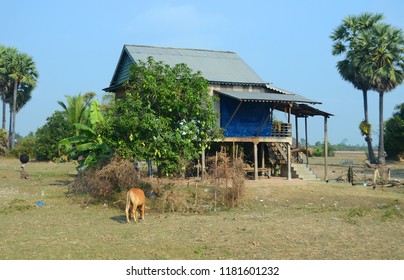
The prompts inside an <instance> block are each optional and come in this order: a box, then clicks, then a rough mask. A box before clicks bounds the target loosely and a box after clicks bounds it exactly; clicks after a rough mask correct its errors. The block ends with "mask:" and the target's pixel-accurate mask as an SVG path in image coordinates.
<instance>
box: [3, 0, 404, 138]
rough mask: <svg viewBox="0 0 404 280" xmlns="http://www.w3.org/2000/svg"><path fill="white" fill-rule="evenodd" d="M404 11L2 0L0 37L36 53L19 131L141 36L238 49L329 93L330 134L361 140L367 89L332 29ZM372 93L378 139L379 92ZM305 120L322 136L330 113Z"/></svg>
mask: <svg viewBox="0 0 404 280" xmlns="http://www.w3.org/2000/svg"><path fill="white" fill-rule="evenodd" d="M403 11H404V1H402V0H383V1H382V0H355V1H352V0H328V1H324V0H304V1H303V0H262V1H261V0H250V1H248V2H245V1H234V0H233V1H227V0H225V1H220V0H215V1H211V0H204V1H180V0H178V1H175V0H157V1H144V0H116V1H108V0H97V1H95V0H87V1H86V0H69V1H45V0H36V1H32V0H19V1H15V0H2V3H1V28H0V44H2V45H5V46H10V47H16V48H18V49H19V50H20V51H21V52H25V53H28V54H29V55H31V56H32V57H33V58H34V60H35V62H36V65H37V69H38V71H39V74H40V77H39V80H38V85H37V88H36V89H35V91H34V92H33V94H32V99H31V101H30V102H29V103H28V104H27V105H26V106H25V107H24V108H23V109H22V110H21V111H20V112H19V113H18V115H17V120H16V131H17V132H18V133H19V134H21V135H23V136H25V135H27V134H28V133H29V132H31V131H32V132H35V131H36V129H37V128H39V127H41V126H42V125H44V124H45V123H46V118H47V117H49V116H51V115H52V113H53V112H54V111H55V110H60V109H61V107H60V105H58V104H57V101H65V95H77V94H78V93H85V92H88V91H94V92H96V93H97V97H98V98H99V99H101V97H102V95H103V93H104V92H103V91H102V89H103V88H105V87H107V86H108V85H109V82H110V80H111V78H112V75H113V72H114V70H115V67H116V64H117V62H118V58H119V55H120V53H121V50H122V47H123V45H124V44H139V45H151V46H168V47H181V48H198V49H212V50H226V51H234V52H236V53H237V54H238V55H239V56H240V57H241V58H242V59H243V60H244V61H245V62H246V63H247V64H249V65H250V66H251V67H252V68H253V69H254V70H255V71H256V72H257V74H258V75H259V76H260V77H261V78H263V79H264V80H265V81H267V82H269V83H273V84H274V85H275V86H277V87H280V88H283V89H286V90H288V91H291V92H295V93H297V94H300V95H303V96H305V97H307V98H309V99H313V100H317V101H321V102H323V104H322V105H319V106H317V107H318V108H319V109H321V110H325V111H327V112H330V113H332V114H334V115H335V116H334V117H332V118H330V119H329V122H328V124H329V128H328V130H329V141H330V142H331V143H333V144H337V143H341V142H342V141H345V142H347V143H348V144H354V145H356V144H360V145H362V144H364V140H363V138H362V137H361V135H360V133H359V130H358V125H359V123H360V122H361V121H362V120H363V103H362V94H361V92H359V91H358V90H356V89H354V88H353V86H351V84H349V83H348V82H345V81H343V80H342V79H341V78H340V76H339V74H338V72H337V70H336V68H335V65H336V62H337V61H338V60H339V59H341V58H339V57H334V56H332V55H331V46H332V41H331V40H330V38H329V36H330V34H331V32H332V31H333V30H334V29H335V28H336V27H337V26H338V25H339V24H340V23H341V22H342V19H343V18H344V17H346V16H348V15H359V14H360V13H362V12H373V13H376V12H377V13H382V14H383V15H384V17H385V18H384V22H386V23H389V24H392V25H394V26H395V27H398V28H401V29H404V17H403ZM369 99H370V100H369V110H370V115H371V117H370V120H371V122H372V124H373V131H374V139H375V144H376V145H377V142H378V141H377V135H376V134H377V133H378V95H377V94H376V93H375V92H370V93H369ZM403 102H404V87H403V86H400V87H398V88H396V89H395V90H394V91H392V92H389V93H387V94H386V95H385V104H384V105H385V106H384V111H385V115H384V118H385V119H387V118H389V117H391V115H392V113H393V109H394V106H395V105H397V104H400V103H403ZM0 110H1V109H0ZM280 117H282V116H280ZM308 123H309V136H308V139H309V142H310V143H312V144H314V142H316V141H323V118H322V117H314V118H309V121H308ZM299 127H300V129H301V130H302V131H300V132H299V138H301V135H304V134H303V129H304V124H303V123H299Z"/></svg>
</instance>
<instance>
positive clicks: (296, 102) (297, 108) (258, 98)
mask: <svg viewBox="0 0 404 280" xmlns="http://www.w3.org/2000/svg"><path fill="white" fill-rule="evenodd" d="M214 93H216V94H219V95H223V96H227V97H230V98H234V99H237V100H239V101H240V102H268V103H273V104H274V108H275V109H277V110H285V109H286V108H291V114H293V115H295V116H296V117H307V116H311V117H312V116H324V117H327V118H329V117H330V116H333V114H330V113H327V112H325V111H322V110H319V109H317V108H314V107H312V106H310V105H313V104H321V102H318V101H313V100H310V99H307V98H305V97H303V96H301V95H298V94H294V93H287V94H286V93H283V94H282V93H266V92H235V91H219V90H215V91H214ZM308 104H310V105H308Z"/></svg>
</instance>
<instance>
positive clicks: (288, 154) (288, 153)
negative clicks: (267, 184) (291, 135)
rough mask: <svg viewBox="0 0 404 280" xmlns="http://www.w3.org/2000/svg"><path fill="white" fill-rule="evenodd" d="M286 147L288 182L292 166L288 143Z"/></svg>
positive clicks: (290, 177)
mask: <svg viewBox="0 0 404 280" xmlns="http://www.w3.org/2000/svg"><path fill="white" fill-rule="evenodd" d="M286 147H287V150H288V152H287V158H288V180H291V179H292V166H291V155H290V143H286Z"/></svg>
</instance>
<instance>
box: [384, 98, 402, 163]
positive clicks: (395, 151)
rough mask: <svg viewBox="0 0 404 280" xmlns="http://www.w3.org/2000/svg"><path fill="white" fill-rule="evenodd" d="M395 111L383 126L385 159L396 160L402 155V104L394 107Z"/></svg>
mask: <svg viewBox="0 0 404 280" xmlns="http://www.w3.org/2000/svg"><path fill="white" fill-rule="evenodd" d="M395 109H396V110H397V111H396V112H394V113H393V116H392V117H391V118H390V119H388V120H387V121H386V123H385V126H384V135H385V138H386V152H387V157H388V158H391V159H396V158H397V157H399V156H400V155H402V154H404V103H402V104H401V105H397V106H396V107H395Z"/></svg>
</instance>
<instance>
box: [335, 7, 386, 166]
mask: <svg viewBox="0 0 404 280" xmlns="http://www.w3.org/2000/svg"><path fill="white" fill-rule="evenodd" d="M382 19H383V15H382V14H371V13H363V14H361V15H359V16H348V17H346V18H345V19H344V20H343V23H342V24H341V25H339V26H338V27H337V28H336V29H335V30H334V31H333V33H332V34H331V36H330V37H331V39H332V40H333V41H334V45H333V49H332V54H333V55H342V54H346V57H345V59H344V60H341V61H338V62H337V69H338V72H339V73H340V75H341V77H342V78H343V79H344V80H346V81H349V82H351V83H352V84H353V86H354V87H355V88H356V89H359V90H361V91H362V95H363V109H364V115H365V120H364V124H365V126H366V127H368V128H370V124H369V114H368V95H367V93H368V91H369V90H370V89H371V74H368V73H367V72H364V71H361V67H362V66H363V63H364V60H365V59H366V55H365V54H364V53H362V49H361V48H360V47H359V45H358V44H359V42H358V39H359V36H360V34H362V33H363V32H365V31H367V30H371V29H372V28H373V26H374V25H375V24H377V23H378V22H379V21H380V20H382ZM361 132H362V134H363V135H365V141H366V143H367V145H368V152H369V160H370V162H371V163H375V155H374V152H373V145H372V135H371V129H367V131H363V130H361Z"/></svg>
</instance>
